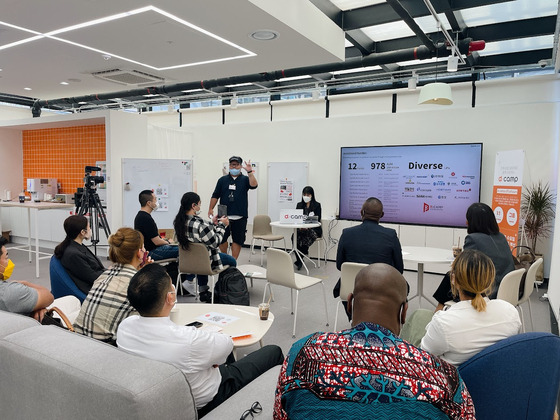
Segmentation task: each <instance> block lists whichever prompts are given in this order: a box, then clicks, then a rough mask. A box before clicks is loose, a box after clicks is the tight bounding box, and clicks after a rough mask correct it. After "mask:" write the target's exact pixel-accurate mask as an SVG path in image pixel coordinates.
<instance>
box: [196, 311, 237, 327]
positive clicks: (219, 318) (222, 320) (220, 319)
mask: <svg viewBox="0 0 560 420" xmlns="http://www.w3.org/2000/svg"><path fill="white" fill-rule="evenodd" d="M196 319H198V320H200V321H204V322H209V323H211V324H215V325H220V326H222V327H223V326H225V325H228V324H231V323H232V322H234V321H237V320H238V319H239V318H238V317H236V316H232V315H226V314H221V313H219V312H208V313H206V314H204V315H200V316H199V317H197V318H196Z"/></svg>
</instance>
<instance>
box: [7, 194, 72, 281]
mask: <svg viewBox="0 0 560 420" xmlns="http://www.w3.org/2000/svg"><path fill="white" fill-rule="evenodd" d="M2 207H21V208H26V209H27V232H28V235H27V247H26V248H22V247H13V248H10V249H11V250H12V249H13V250H17V251H20V250H25V249H27V251H28V252H29V262H31V261H32V260H31V252H32V251H31V210H33V213H34V214H35V275H36V277H37V278H39V260H43V259H45V258H50V256H51V255H52V254H47V253H45V252H40V251H39V211H41V210H52V209H71V208H74V205H73V204H63V203H51V202H48V201H41V202H38V203H36V202H34V201H26V202H25V203H20V202H17V201H2V202H0V209H1V208H2ZM60 229H62V226H60ZM0 232H2V218H1V216H0ZM39 254H44V255H45V256H44V257H39Z"/></svg>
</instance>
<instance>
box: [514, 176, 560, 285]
mask: <svg viewBox="0 0 560 420" xmlns="http://www.w3.org/2000/svg"><path fill="white" fill-rule="evenodd" d="M555 202H556V194H554V193H552V192H551V191H550V187H549V185H548V183H547V184H543V183H542V182H541V181H539V182H537V183H536V184H533V185H530V186H529V187H526V188H525V192H524V193H523V195H522V198H521V215H522V217H523V218H524V219H525V225H524V230H525V234H526V235H527V238H528V240H529V245H530V247H531V249H532V251H533V252H534V253H535V254H536V255H538V254H537V251H536V247H537V243H538V239H539V238H548V237H549V236H550V234H551V233H552V221H553V219H554V216H555V205H556V203H555ZM538 256H542V254H541V255H538ZM541 267H542V266H541ZM539 277H540V278H539ZM537 280H539V281H542V274H541V273H537Z"/></svg>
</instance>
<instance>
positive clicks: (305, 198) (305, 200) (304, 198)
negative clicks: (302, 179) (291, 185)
mask: <svg viewBox="0 0 560 420" xmlns="http://www.w3.org/2000/svg"><path fill="white" fill-rule="evenodd" d="M310 201H311V197H309V196H308V195H304V196H303V202H304V203H309V202H310Z"/></svg>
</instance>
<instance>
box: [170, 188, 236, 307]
mask: <svg viewBox="0 0 560 420" xmlns="http://www.w3.org/2000/svg"><path fill="white" fill-rule="evenodd" d="M199 215H200V196H199V195H198V194H197V193H195V192H187V193H185V194H183V197H182V198H181V207H180V208H179V212H178V213H177V216H175V220H174V221H173V227H174V228H175V232H176V234H177V241H178V242H179V245H180V246H181V247H182V248H183V249H185V250H187V249H189V244H190V243H191V242H195V243H202V244H204V245H206V248H208V257H209V258H210V262H211V266H212V269H213V270H221V269H222V268H223V266H224V265H229V266H230V267H235V266H236V265H237V261H236V260H235V258H233V257H232V256H231V255H228V254H225V253H222V252H219V248H218V247H219V245H220V243H221V242H222V239H223V237H224V234H225V231H226V228H227V227H228V225H229V220H228V218H227V217H225V216H224V217H221V218H220V219H218V217H217V216H213V218H212V219H211V220H210V222H206V221H204V220H203V219H202V218H201V217H200V216H199ZM197 277H198V286H199V290H200V291H202V293H200V300H201V301H204V302H210V301H211V299H212V294H211V291H209V290H208V276H201V275H197ZM183 287H184V288H185V289H187V291H188V292H189V293H191V294H194V293H195V287H194V284H192V280H190V279H188V281H187V282H183Z"/></svg>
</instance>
